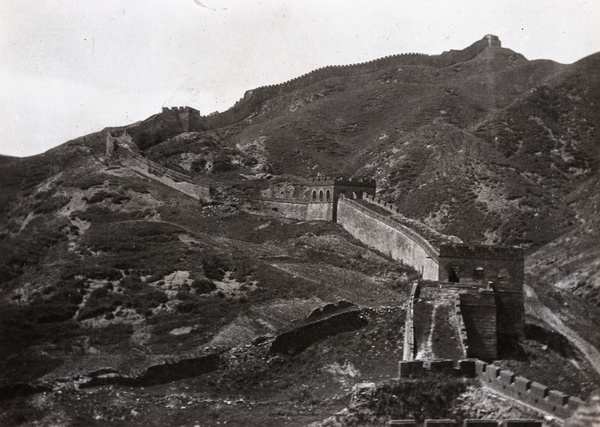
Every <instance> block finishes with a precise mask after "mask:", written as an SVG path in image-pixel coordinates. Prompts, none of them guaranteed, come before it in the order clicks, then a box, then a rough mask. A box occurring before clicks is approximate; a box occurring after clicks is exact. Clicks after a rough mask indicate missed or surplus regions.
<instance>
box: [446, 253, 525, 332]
mask: <svg viewBox="0 0 600 427" xmlns="http://www.w3.org/2000/svg"><path fill="white" fill-rule="evenodd" d="M524 258H525V257H524V253H523V249H519V248H512V247H510V248H509V247H499V246H482V245H471V246H467V245H449V244H443V245H441V246H440V256H439V278H438V280H439V281H442V282H447V281H453V279H454V280H456V279H458V280H459V283H461V284H473V285H477V286H480V287H487V286H488V284H490V285H491V287H492V288H493V289H494V290H495V291H496V306H497V309H498V333H499V334H501V335H504V336H509V337H520V336H523V334H524V323H525V321H524V316H525V311H524V310H525V309H524V304H523V281H524ZM453 271H454V274H455V276H456V277H454V278H453V277H451V276H452V274H453Z"/></svg>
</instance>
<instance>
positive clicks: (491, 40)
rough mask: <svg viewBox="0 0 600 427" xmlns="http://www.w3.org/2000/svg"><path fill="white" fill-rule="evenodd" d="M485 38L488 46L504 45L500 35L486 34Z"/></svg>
mask: <svg viewBox="0 0 600 427" xmlns="http://www.w3.org/2000/svg"><path fill="white" fill-rule="evenodd" d="M484 38H485V39H486V40H487V42H488V46H497V47H502V43H501V42H500V39H499V38H498V36H495V35H493V34H486V36H485V37H484Z"/></svg>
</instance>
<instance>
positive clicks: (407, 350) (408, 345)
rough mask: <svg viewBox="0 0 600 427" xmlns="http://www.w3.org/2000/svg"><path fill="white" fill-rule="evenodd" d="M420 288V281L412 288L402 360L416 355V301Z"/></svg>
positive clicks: (405, 321) (407, 311)
mask: <svg viewBox="0 0 600 427" xmlns="http://www.w3.org/2000/svg"><path fill="white" fill-rule="evenodd" d="M418 289H419V282H414V283H413V284H412V286H411V288H410V296H409V297H408V307H407V309H406V319H405V320H404V345H403V347H402V360H413V359H414V357H415V325H414V301H415V298H416V296H417V291H418Z"/></svg>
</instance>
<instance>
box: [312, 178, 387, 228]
mask: <svg viewBox="0 0 600 427" xmlns="http://www.w3.org/2000/svg"><path fill="white" fill-rule="evenodd" d="M376 189H377V183H376V181H375V180H374V179H370V178H343V177H338V178H332V177H328V176H316V177H313V178H311V180H310V183H309V185H308V193H307V197H308V201H309V203H311V204H312V203H315V204H317V203H318V204H325V203H327V204H330V205H331V218H330V219H331V220H332V221H336V220H337V201H338V199H339V198H340V196H341V195H343V196H344V197H347V198H350V199H359V198H362V193H367V194H369V195H371V196H374V195H375V191H376Z"/></svg>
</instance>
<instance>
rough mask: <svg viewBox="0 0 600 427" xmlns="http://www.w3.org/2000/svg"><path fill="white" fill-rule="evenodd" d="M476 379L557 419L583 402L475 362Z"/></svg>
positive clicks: (566, 415) (512, 374) (491, 366)
mask: <svg viewBox="0 0 600 427" xmlns="http://www.w3.org/2000/svg"><path fill="white" fill-rule="evenodd" d="M475 369H476V375H477V378H479V379H480V380H481V382H482V383H483V384H484V385H485V386H486V387H489V388H491V389H493V390H497V391H499V392H500V393H502V394H505V395H507V396H510V397H512V398H514V399H516V400H519V401H521V402H523V403H526V404H528V405H530V406H533V407H535V408H538V409H540V410H542V411H545V412H548V413H550V414H552V415H555V416H557V417H559V418H563V419H564V418H567V417H568V416H569V415H570V414H571V413H572V412H573V411H574V410H575V409H577V407H578V406H579V405H581V404H582V403H583V402H582V401H581V399H579V398H577V397H572V396H568V395H566V394H564V393H562V392H560V391H557V390H550V389H549V388H548V387H546V386H544V385H542V384H540V383H537V382H535V381H531V380H529V379H527V378H524V377H521V376H517V375H515V374H514V372H512V371H508V370H504V369H500V368H498V367H497V366H493V365H488V364H487V363H485V362H483V361H481V360H477V361H476V364H475Z"/></svg>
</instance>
